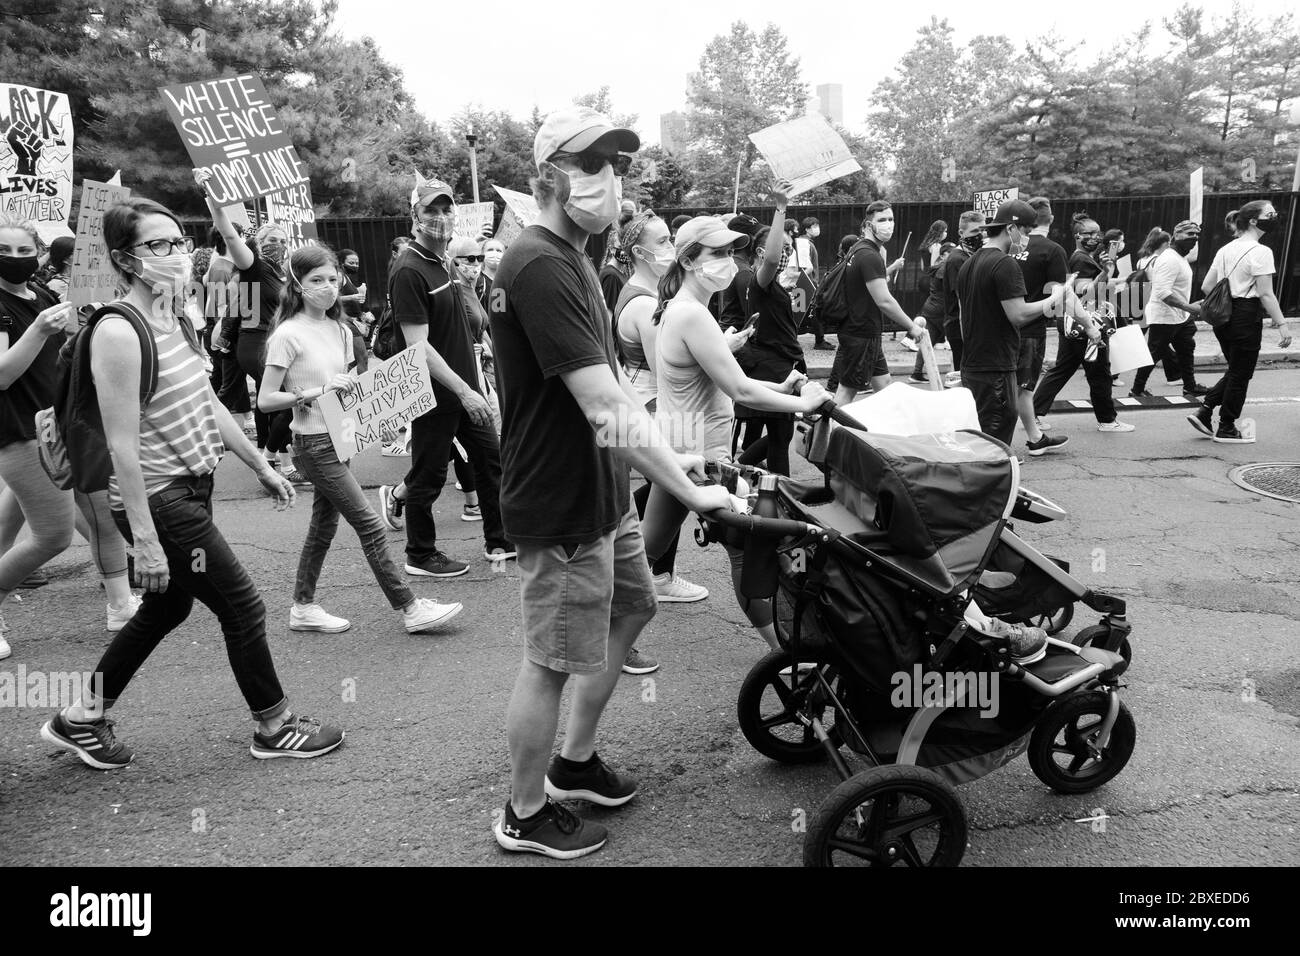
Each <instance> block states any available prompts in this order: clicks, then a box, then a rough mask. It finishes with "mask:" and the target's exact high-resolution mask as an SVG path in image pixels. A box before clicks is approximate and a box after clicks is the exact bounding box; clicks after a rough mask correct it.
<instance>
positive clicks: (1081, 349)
mask: <svg viewBox="0 0 1300 956" xmlns="http://www.w3.org/2000/svg"><path fill="white" fill-rule="evenodd" d="M1087 347H1088V340H1087V339H1086V338H1081V339H1072V338H1068V337H1066V336H1064V335H1061V334H1060V333H1059V332H1058V333H1057V337H1056V364H1055V365H1053V366H1052V368H1051V369H1050V370H1049V371H1048V372H1047V373H1046V374H1045V375H1043V377H1042V379H1041V380H1040V381H1039V382H1038V388H1037V389H1035V390H1034V414H1035V415H1037V416H1038V417H1040V418H1041V417H1042V416H1044V415H1046V414H1047V413H1048V412H1049V411H1051V408H1052V400H1053V399H1055V398H1056V396H1057V394H1058V393H1059V392H1060V391H1061V389H1062V388H1064V387H1065V383H1066V382H1068V381H1069V380H1070V379H1071V378H1072V377H1073V376H1074V373H1075V372H1077V371H1078V370H1079V366H1080V365H1082V366H1083V374H1084V375H1085V376H1086V377H1087V379H1088V393H1089V395H1090V397H1091V398H1092V413H1093V414H1094V415H1096V416H1097V421H1098V422H1100V423H1101V424H1103V425H1104V424H1106V423H1107V422H1113V421H1114V420H1115V400H1114V399H1113V398H1111V395H1110V388H1111V385H1110V378H1111V376H1110V358H1109V355H1108V354H1107V352H1106V351H1105V350H1104V349H1103V350H1102V351H1101V352H1100V353H1099V354H1098V356H1097V361H1095V362H1085V361H1084V360H1083V356H1084V353H1085V351H1086V349H1087Z"/></svg>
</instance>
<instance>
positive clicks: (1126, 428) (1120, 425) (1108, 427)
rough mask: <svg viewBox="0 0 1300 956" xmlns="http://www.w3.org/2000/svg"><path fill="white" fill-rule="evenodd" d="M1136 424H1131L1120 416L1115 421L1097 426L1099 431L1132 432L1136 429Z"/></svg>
mask: <svg viewBox="0 0 1300 956" xmlns="http://www.w3.org/2000/svg"><path fill="white" fill-rule="evenodd" d="M1136 428H1137V426H1136V425H1130V424H1129V423H1128V422H1122V421H1120V420H1119V419H1118V418H1117V419H1115V420H1114V421H1113V422H1103V423H1102V424H1100V425H1098V426H1097V431H1099V432H1131V431H1134V430H1136Z"/></svg>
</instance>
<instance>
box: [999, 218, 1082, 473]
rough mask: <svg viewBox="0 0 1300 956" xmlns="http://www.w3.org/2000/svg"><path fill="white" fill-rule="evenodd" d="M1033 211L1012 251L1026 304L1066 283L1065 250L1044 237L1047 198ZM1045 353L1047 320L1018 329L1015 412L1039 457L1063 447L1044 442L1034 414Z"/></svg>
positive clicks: (1031, 450)
mask: <svg viewBox="0 0 1300 956" xmlns="http://www.w3.org/2000/svg"><path fill="white" fill-rule="evenodd" d="M1029 208H1031V209H1032V210H1034V215H1035V216H1036V217H1037V218H1036V219H1035V225H1034V228H1033V229H1032V230H1031V231H1030V233H1029V238H1028V240H1027V241H1026V242H1025V243H1024V244H1023V245H1021V246H1018V247H1016V248H1015V249H1014V250H1013V251H1012V258H1013V259H1015V260H1016V262H1017V263H1019V264H1020V272H1021V274H1022V275H1023V276H1024V277H1025V301H1026V302H1029V303H1034V302H1041V301H1043V300H1044V299H1046V298H1048V297H1049V296H1050V295H1051V294H1052V292H1053V291H1054V290H1055V289H1056V287H1057V286H1059V285H1062V284H1064V282H1065V250H1064V249H1062V248H1061V247H1060V246H1058V245H1057V244H1056V243H1054V242H1053V241H1052V240H1051V239H1049V238H1047V234H1048V231H1049V230H1050V229H1051V226H1052V203H1051V201H1050V200H1049V199H1048V198H1047V197H1046V196H1035V197H1034V198H1033V199H1031V200H1029ZM1046 353H1047V317H1046V316H1044V317H1043V318H1041V319H1035V320H1034V321H1032V322H1030V323H1029V324H1028V325H1026V326H1025V327H1024V328H1022V329H1021V330H1020V356H1019V358H1018V360H1017V362H1016V384H1017V386H1018V387H1017V388H1016V413H1017V414H1018V415H1019V416H1020V423H1021V424H1022V425H1024V426H1025V439H1026V441H1027V443H1028V446H1029V453H1030V454H1031V455H1041V454H1043V452H1045V451H1048V450H1050V449H1052V448H1059V447H1061V446H1062V445H1064V444H1065V443H1066V442H1067V441H1069V439H1068V438H1065V437H1064V436H1061V437H1059V438H1057V439H1055V440H1053V441H1045V440H1044V438H1043V431H1044V427H1045V423H1044V422H1043V421H1041V420H1040V419H1039V418H1038V417H1037V416H1035V415H1034V388H1035V387H1036V386H1037V385H1038V378H1039V376H1041V375H1042V374H1043V356H1044V355H1046Z"/></svg>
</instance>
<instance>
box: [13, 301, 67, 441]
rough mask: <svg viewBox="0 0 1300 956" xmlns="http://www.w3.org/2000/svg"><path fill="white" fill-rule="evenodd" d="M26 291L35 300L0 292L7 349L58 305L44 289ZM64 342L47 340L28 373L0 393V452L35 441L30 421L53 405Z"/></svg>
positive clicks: (60, 337)
mask: <svg viewBox="0 0 1300 956" xmlns="http://www.w3.org/2000/svg"><path fill="white" fill-rule="evenodd" d="M28 289H29V290H30V291H31V292H32V293H33V294H34V295H35V296H36V298H35V299H22V298H19V297H18V296H16V295H14V294H13V293H10V292H6V291H4V290H3V289H0V332H4V333H5V334H6V335H8V336H9V348H13V347H14V346H15V345H17V344H18V340H19V339H20V338H22V337H23V334H24V333H25V332H26V331H27V330H28V329H29V328H30V327H31V324H32V323H33V322H34V321H36V316H37V315H39V314H40V313H42V312H44V311H45V310H46V309H48V308H51V307H53V306H55V305H58V302H57V301H56V300H55V298H54V296H52V295H50V294H49V293H48V292H46V291H45V290H44V289H39V288H36V287H35V286H28ZM64 339H65V336H64V334H63V333H62V332H59V333H56V334H54V335H51V336H50V337H49V338H47V339H46V340H45V344H44V345H42V346H41V350H40V351H39V352H37V353H36V358H34V359H33V360H32V364H31V365H29V366H27V371H25V372H23V374H22V375H20V376H18V378H17V379H16V380H15V381H14V383H13V384H12V385H10V386H9V387H8V388H6V389H2V390H0V448H3V447H5V446H6V445H12V444H13V443H14V442H20V441H32V440H33V439H35V438H36V426H35V424H34V423H33V422H32V418H33V416H35V414H36V413H37V412H39V411H40V410H41V409H42V408H49V407H50V406H51V405H53V404H54V380H55V377H56V376H57V374H58V362H59V349H60V347H62V345H63V342H64Z"/></svg>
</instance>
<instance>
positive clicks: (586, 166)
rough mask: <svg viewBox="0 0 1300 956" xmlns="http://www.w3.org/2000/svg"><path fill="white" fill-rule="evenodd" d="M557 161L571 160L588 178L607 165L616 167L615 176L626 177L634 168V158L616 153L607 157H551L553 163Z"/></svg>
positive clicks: (593, 154)
mask: <svg viewBox="0 0 1300 956" xmlns="http://www.w3.org/2000/svg"><path fill="white" fill-rule="evenodd" d="M557 159H571V160H573V161H574V162H575V163H577V164H578V168H579V169H581V170H582V171H583V172H584V173H586V174H587V175H588V176H594V175H595V174H596V173H598V172H600V171H601V170H602V169H604V168H605V164H606V163H608V164H609V165H611V166H613V167H614V175H615V176H626V175H627V171H628V170H629V169H630V168H631V167H632V157H631V156H628V155H626V154H624V153H616V154H615V155H614V156H605V155H602V154H600V153H556V154H555V155H554V156H552V157H551V162H555V160H557Z"/></svg>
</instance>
